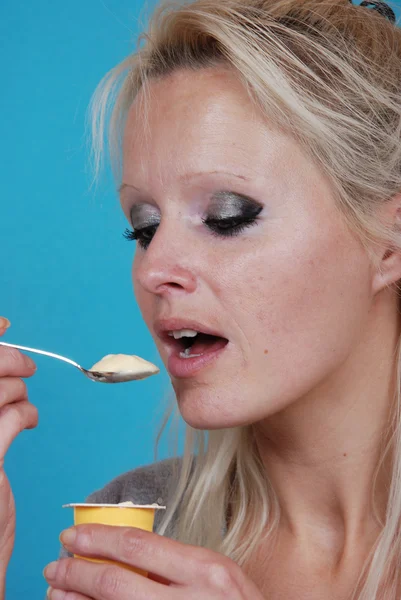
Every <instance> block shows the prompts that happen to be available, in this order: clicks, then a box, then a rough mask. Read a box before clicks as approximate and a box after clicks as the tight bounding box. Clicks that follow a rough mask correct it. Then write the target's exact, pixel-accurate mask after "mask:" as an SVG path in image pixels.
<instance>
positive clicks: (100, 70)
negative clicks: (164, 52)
mask: <svg viewBox="0 0 401 600" xmlns="http://www.w3.org/2000/svg"><path fill="white" fill-rule="evenodd" d="M393 5H394V4H393ZM147 7H149V3H147ZM398 16H400V10H398ZM138 17H140V21H139V22H138ZM144 22H146V12H145V13H144V3H143V2H135V1H133V0H107V1H106V2H103V0H80V1H78V0H69V1H68V2H60V1H59V0H51V1H50V0H41V1H40V2H33V1H32V0H25V1H24V2H18V1H15V0H3V1H2V3H1V5H0V49H1V52H0V73H1V77H2V85H1V95H0V109H1V113H0V114H1V118H0V135H1V140H2V145H1V149H0V156H1V165H2V168H1V178H0V194H1V213H0V232H1V237H0V239H1V246H0V247H1V269H0V290H1V302H0V314H1V315H4V316H7V317H8V318H9V319H10V320H11V322H12V327H11V328H10V329H9V330H8V332H7V334H6V335H5V336H4V338H3V339H4V341H9V342H11V343H13V342H14V343H17V344H22V345H27V346H33V347H38V348H42V349H45V350H50V351H53V352H56V353H59V354H63V355H65V356H68V357H70V358H72V359H74V360H76V361H77V362H78V363H80V364H82V365H83V366H87V367H89V366H91V365H92V364H93V363H94V362H95V361H97V360H98V359H99V358H101V357H102V356H104V355H105V354H108V353H118V352H122V353H127V354H139V355H141V356H143V357H144V358H147V359H148V360H151V361H152V362H155V363H156V364H157V365H158V366H159V367H160V368H161V369H162V372H161V375H159V376H157V377H152V378H150V379H147V380H144V381H142V382H135V383H128V384H124V385H116V386H107V385H101V384H94V383H92V382H91V381H89V380H87V379H86V378H85V377H83V376H82V375H81V374H80V373H79V372H78V371H77V370H76V369H74V368H73V367H70V366H68V365H64V364H62V363H60V362H58V361H55V360H52V359H50V358H46V357H40V356H34V355H32V357H34V358H35V360H36V362H37V364H38V371H37V373H36V375H35V376H34V377H33V378H32V379H30V380H29V392H30V399H31V401H32V402H34V403H35V404H36V405H37V407H38V409H39V415H40V423H39V427H38V428H37V429H36V430H34V431H26V432H23V433H22V434H21V435H20V436H19V437H18V438H17V440H16V441H15V442H14V444H13V446H12V448H11V449H10V451H9V453H8V455H7V457H6V469H7V472H8V474H9V478H10V480H11V484H12V487H13V489H14V492H15V496H16V505H17V532H16V543H15V550H14V554H13V557H12V560H11V564H10V568H9V574H8V581H7V600H27V599H28V598H29V600H37V599H39V600H43V598H44V595H45V591H46V587H47V586H46V583H45V581H44V579H43V577H42V570H43V568H44V567H45V565H46V564H47V563H48V562H50V561H51V560H53V559H55V558H56V557H57V556H58V552H59V542H58V535H59V533H60V531H61V530H62V529H64V528H65V527H67V526H68V525H70V523H71V518H72V514H71V513H70V511H69V509H62V508H61V506H62V504H65V503H69V502H80V501H83V500H84V498H85V497H86V496H87V495H88V494H89V493H90V492H92V491H93V490H95V489H98V488H99V487H101V486H103V485H104V484H105V483H107V482H108V481H109V480H110V479H112V478H113V477H115V476H116V475H118V474H120V473H122V472H124V471H127V470H129V469H131V468H134V467H136V466H139V465H142V464H147V463H149V462H152V461H153V460H154V453H153V447H154V439H155V434H156V431H157V429H158V425H159V423H160V420H161V417H162V414H163V410H164V406H165V405H166V403H167V398H168V395H169V394H171V388H170V385H169V380H168V377H167V374H166V372H165V370H164V368H163V367H162V365H161V361H160V359H159V357H158V355H157V352H156V349H155V346H154V344H153V341H152V339H151V337H150V335H149V333H148V331H147V330H146V328H145V326H144V324H143V322H142V319H141V316H140V313H139V310H138V308H137V306H136V303H135V300H134V298H133V292H132V287H131V274H130V271H131V262H132V254H133V251H134V244H129V243H128V242H127V241H125V240H124V238H123V237H122V232H123V231H124V229H125V227H126V223H125V220H124V217H123V215H122V212H121V211H120V208H119V204H118V199H117V194H116V192H115V189H114V182H113V180H112V178H111V176H110V174H108V175H106V177H104V179H103V180H102V184H101V185H100V187H99V188H98V190H97V191H96V193H95V192H94V191H90V190H89V185H90V172H89V169H88V150H87V146H86V145H85V137H84V134H85V129H84V119H85V111H86V108H87V106H88V103H89V100H90V97H91V94H92V92H93V91H94V89H95V87H96V84H97V83H98V81H99V80H100V79H101V77H102V76H103V75H104V74H105V73H106V71H108V70H109V69H110V68H111V67H113V66H114V65H115V64H116V63H117V62H119V61H120V60H122V59H123V58H124V57H125V56H126V55H127V54H129V53H130V52H131V51H132V50H133V49H134V48H135V39H136V36H137V34H138V32H139V31H140V30H141V29H142V26H141V24H143V23H144ZM100 265H102V266H101V267H100ZM167 454H168V449H167V445H166V442H165V441H164V443H163V444H162V446H161V453H160V455H159V457H160V458H164V457H166V456H167ZM42 515H43V516H42Z"/></svg>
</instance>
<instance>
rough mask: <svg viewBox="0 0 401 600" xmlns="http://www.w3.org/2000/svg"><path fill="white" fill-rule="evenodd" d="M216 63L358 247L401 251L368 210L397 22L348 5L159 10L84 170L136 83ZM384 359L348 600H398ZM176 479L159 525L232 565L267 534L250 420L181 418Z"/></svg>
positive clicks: (396, 487)
mask: <svg viewBox="0 0 401 600" xmlns="http://www.w3.org/2000/svg"><path fill="white" fill-rule="evenodd" d="M219 65H224V66H229V67H231V68H232V69H234V70H235V72H236V73H237V74H238V76H239V77H240V79H241V81H242V82H243V84H244V86H245V88H246V90H247V91H248V93H249V96H250V98H251V99H252V100H253V101H254V102H256V103H257V105H258V106H259V107H260V108H261V109H262V110H263V111H264V113H265V114H266V117H268V119H269V121H271V122H273V123H275V124H277V125H278V126H279V127H280V128H282V130H283V131H285V132H287V133H290V134H291V135H292V136H293V137H294V138H295V139H296V140H297V141H298V142H299V143H300V144H301V145H302V146H303V148H304V149H305V150H306V151H307V152H308V153H309V155H310V157H311V159H312V160H314V161H316V162H317V163H318V164H319V166H320V168H321V169H322V171H323V172H324V173H325V174H326V175H327V176H328V177H329V179H330V181H331V183H332V186H333V190H334V194H335V197H336V202H337V205H338V208H339V210H341V211H342V213H343V215H344V217H345V219H346V220H347V222H348V223H349V226H350V227H352V228H353V230H354V231H355V233H356V234H358V235H359V237H360V239H361V240H362V243H364V245H365V247H366V249H367V251H369V248H372V243H376V242H379V241H381V242H382V241H383V240H386V241H387V242H388V244H389V246H391V247H392V248H394V249H401V242H400V239H399V237H398V236H397V235H396V234H395V233H394V232H393V231H392V230H390V229H389V228H388V227H386V226H385V224H382V223H381V222H379V220H378V218H377V217H375V214H377V209H378V207H379V206H380V204H381V203H383V202H385V201H386V200H388V199H390V198H391V197H393V196H394V195H395V194H397V193H399V192H400V191H401V30H400V29H399V28H398V27H397V26H396V25H395V24H393V23H391V22H390V20H388V19H386V18H384V17H383V16H381V15H379V14H378V12H377V11H375V10H373V9H368V8H362V7H359V6H353V5H352V4H351V3H350V2H349V0H323V1H319V0H243V1H240V0H194V1H192V2H188V3H183V2H178V3H175V4H172V3H169V4H165V5H161V6H160V8H159V9H157V10H156V12H155V13H154V15H153V16H152V18H151V20H150V24H149V27H148V31H147V33H146V34H142V36H140V38H139V42H138V48H137V50H136V51H135V53H133V54H132V55H131V56H129V57H128V58H126V59H125V60H124V61H123V62H122V63H121V64H119V65H117V66H116V67H115V68H114V69H112V70H111V71H110V72H109V73H107V74H106V75H105V77H104V78H103V79H102V81H101V82H100V84H99V86H98V88H97V89H96V92H95V94H94V96H93V99H92V102H91V106H90V123H91V127H92V136H93V161H94V170H95V178H96V177H97V175H98V173H99V171H100V169H101V166H102V162H103V157H104V139H105V137H106V135H108V138H109V139H108V141H109V149H110V155H111V159H112V164H113V168H114V169H115V171H114V172H115V176H116V177H118V169H119V165H121V142H122V132H123V129H124V124H125V120H126V116H127V112H128V109H129V107H130V105H131V104H132V102H133V100H134V99H135V98H136V96H137V94H138V92H139V90H143V91H144V94H142V97H143V98H144V101H143V103H144V109H146V90H147V85H148V84H149V82H150V81H151V80H152V79H154V78H158V77H163V76H165V75H168V74H169V73H171V72H172V71H174V70H176V69H181V68H186V69H191V70H197V69H200V68H203V67H214V66H219ZM371 256H372V260H373V256H374V253H372V254H371ZM394 364H395V369H396V375H397V382H398V385H397V390H396V394H395V398H394V410H393V413H392V416H393V419H392V422H391V423H390V425H389V431H390V432H391V437H389V441H388V444H387V445H386V446H385V447H384V448H383V453H382V456H381V460H384V457H385V455H386V453H388V452H389V451H390V449H391V451H392V452H394V455H393V456H394V458H393V460H392V469H393V473H392V484H391V489H390V493H389V501H388V508H387V515H386V519H385V522H384V523H380V525H381V526H382V529H381V534H380V535H379V537H378V539H377V542H376V544H375V546H374V548H373V549H372V552H371V554H370V556H369V557H368V560H367V561H366V565H365V568H364V569H363V571H362V572H361V574H360V578H359V581H358V582H357V585H356V587H355V590H354V593H353V595H352V597H353V598H358V600H384V599H385V600H399V598H400V597H401V593H400V590H401V569H400V564H401V535H400V526H401V434H400V419H401V402H400V398H401V392H400V386H401V349H400V345H398V348H397V353H396V356H395V357H394ZM171 412H173V413H174V414H175V417H176V418H179V416H178V413H177V408H176V407H175V406H171V407H170V412H169V413H168V414H167V415H166V419H165V423H164V425H165V424H166V423H167V421H168V419H169V416H170V413H171ZM164 425H163V427H164ZM162 429H163V428H162ZM379 466H380V465H378V467H377V469H379ZM176 477H177V481H176V482H175V484H174V486H173V487H172V491H171V497H170V499H169V503H168V504H169V506H168V510H167V511H166V514H165V518H164V520H163V522H162V523H161V526H160V528H159V530H158V532H159V533H161V534H163V533H165V532H166V531H167V530H169V528H170V529H171V531H172V534H171V535H172V537H175V538H176V539H179V540H182V541H183V542H187V543H190V544H195V545H199V546H204V547H207V548H211V549H214V550H216V551H218V552H221V553H223V554H225V555H227V556H229V557H231V558H232V559H233V560H235V561H236V562H237V563H238V564H239V565H244V564H245V563H246V561H247V560H248V559H249V558H250V556H251V555H252V553H253V552H254V551H255V549H256V547H257V545H258V543H259V542H260V540H261V539H262V536H265V538H267V537H269V536H273V535H274V533H275V531H277V524H278V521H279V516H280V510H279V505H278V501H277V497H276V494H275V492H274V490H273V488H272V485H271V483H270V482H269V480H268V478H267V475H266V472H265V470H264V469H263V467H262V464H261V461H260V457H259V455H258V452H257V449H256V445H255V440H254V435H253V428H252V426H246V427H242V428H235V429H225V430H218V431H207V432H204V431H198V430H194V429H193V428H191V427H190V426H186V433H185V447H184V453H183V457H182V462H181V463H180V470H179V472H178V471H177V474H176ZM373 484H374V482H372V499H373V498H374V487H375V486H374V485H373ZM228 513H229V516H230V518H229V521H228V520H227V515H228Z"/></svg>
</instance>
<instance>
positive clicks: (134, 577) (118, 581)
mask: <svg viewBox="0 0 401 600" xmlns="http://www.w3.org/2000/svg"><path fill="white" fill-rule="evenodd" d="M49 568H50V569H52V570H51V571H50V572H49V570H48V569H49ZM44 576H45V578H46V580H47V582H48V583H49V585H50V586H51V587H52V588H56V589H61V590H65V591H71V592H78V593H79V594H82V595H83V596H85V595H86V596H89V597H90V598H93V600H115V599H116V598H118V600H133V599H134V598H135V600H177V599H178V598H179V596H177V594H176V595H175V596H174V597H173V596H172V593H171V588H169V587H167V586H162V585H160V584H158V583H155V582H154V581H151V580H149V579H147V578H146V577H143V576H142V575H139V574H138V573H133V572H132V571H128V569H125V568H123V567H120V566H118V565H109V564H102V563H93V562H89V561H87V560H81V559H79V558H62V559H60V560H58V561H56V562H54V563H51V564H50V565H48V567H47V568H46V569H45V572H44Z"/></svg>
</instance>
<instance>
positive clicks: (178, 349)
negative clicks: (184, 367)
mask: <svg viewBox="0 0 401 600" xmlns="http://www.w3.org/2000/svg"><path fill="white" fill-rule="evenodd" d="M168 335H169V337H170V344H171V347H172V348H173V349H174V352H175V353H176V354H177V356H180V358H184V359H185V358H195V357H198V356H204V355H205V354H211V353H213V352H217V351H218V350H221V349H222V348H224V347H225V346H226V345H227V344H228V340H227V339H226V338H223V337H220V336H217V335H209V334H207V333H200V332H196V331H191V332H190V331H187V332H182V333H181V332H170V333H169V334H168Z"/></svg>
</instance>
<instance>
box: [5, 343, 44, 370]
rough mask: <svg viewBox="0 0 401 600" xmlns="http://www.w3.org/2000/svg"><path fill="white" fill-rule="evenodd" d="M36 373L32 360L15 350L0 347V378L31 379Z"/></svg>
mask: <svg viewBox="0 0 401 600" xmlns="http://www.w3.org/2000/svg"><path fill="white" fill-rule="evenodd" d="M35 371H36V365H35V363H34V362H33V360H32V359H31V358H30V357H29V356H26V355H25V354H22V353H21V352H20V351H19V350H17V349H16V348H9V347H6V346H0V377H8V376H11V377H31V376H32V375H33V374H34V373H35Z"/></svg>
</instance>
